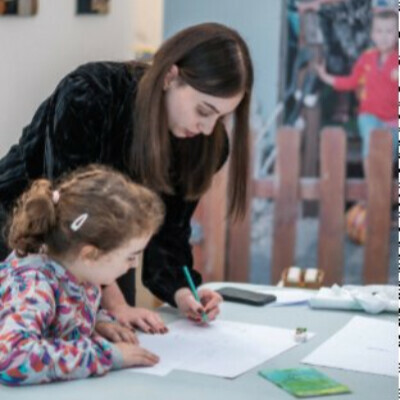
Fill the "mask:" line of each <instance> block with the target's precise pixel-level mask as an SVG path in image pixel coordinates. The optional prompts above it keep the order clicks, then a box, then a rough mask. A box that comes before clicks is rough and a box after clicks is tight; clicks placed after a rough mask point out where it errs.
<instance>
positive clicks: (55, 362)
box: [0, 270, 121, 386]
mask: <svg viewBox="0 0 400 400" xmlns="http://www.w3.org/2000/svg"><path fill="white" fill-rule="evenodd" d="M1 297H2V300H3V305H2V307H1V308H0V382H1V383H3V384H6V385H12V386H16V385H26V384H34V383H44V382H50V381H57V380H69V379H80V378H85V377H88V376H93V375H103V374H105V373H106V372H107V371H109V370H110V369H111V368H117V367H120V366H121V355H120V353H119V351H118V350H117V348H116V347H115V345H113V344H111V343H110V342H108V341H107V340H105V339H103V338H101V337H100V336H98V335H92V336H90V337H82V336H80V337H78V338H77V339H76V340H63V339H61V338H52V334H51V332H49V331H50V326H51V322H52V320H53V318H54V316H55V312H56V303H55V298H54V291H53V288H52V286H51V284H50V282H49V280H48V279H47V278H46V277H45V276H44V275H43V274H42V273H41V272H39V271H34V270H29V271H26V272H24V273H21V274H19V275H18V279H16V280H14V282H13V284H12V285H9V286H8V287H7V289H6V290H5V292H3V293H2V296H1ZM57 312H62V310H60V309H58V311H57ZM54 336H56V335H54Z"/></svg>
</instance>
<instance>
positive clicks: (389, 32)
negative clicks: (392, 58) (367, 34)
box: [371, 18, 397, 53]
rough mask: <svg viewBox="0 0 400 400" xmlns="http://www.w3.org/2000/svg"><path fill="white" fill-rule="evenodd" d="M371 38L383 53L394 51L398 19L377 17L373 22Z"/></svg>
mask: <svg viewBox="0 0 400 400" xmlns="http://www.w3.org/2000/svg"><path fill="white" fill-rule="evenodd" d="M371 38H372V40H373V42H374V43H375V46H376V47H377V49H378V50H379V51H380V52H381V53H386V52H389V51H392V50H393V49H394V48H395V46H396V43H397V21H396V20H395V19H394V18H389V19H382V18H376V19H375V20H374V21H373V24H372V32H371Z"/></svg>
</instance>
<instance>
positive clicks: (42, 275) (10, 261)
mask: <svg viewBox="0 0 400 400" xmlns="http://www.w3.org/2000/svg"><path fill="white" fill-rule="evenodd" d="M59 275H60V271H57V268H55V266H54V263H53V262H52V261H51V260H50V259H49V258H48V257H47V256H46V255H44V254H30V255H28V256H26V257H18V256H17V255H16V254H15V253H14V252H13V253H11V254H10V255H9V256H8V258H7V259H6V260H5V261H4V262H2V263H1V264H0V282H1V281H2V280H4V279H5V278H9V279H12V280H15V279H35V280H46V281H48V282H49V283H50V284H55V283H56V282H57V281H58V280H59Z"/></svg>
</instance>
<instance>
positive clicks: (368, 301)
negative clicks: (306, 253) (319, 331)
mask: <svg viewBox="0 0 400 400" xmlns="http://www.w3.org/2000/svg"><path fill="white" fill-rule="evenodd" d="M308 302H309V304H310V306H311V307H313V308H332V309H341V310H364V311H366V312H367V313H370V314H379V313H381V312H393V313H397V312H398V304H397V303H398V288H397V287H396V286H393V285H368V286H351V285H348V286H343V287H340V286H339V285H336V284H335V285H333V286H332V287H330V288H328V287H322V288H321V289H320V290H319V291H318V293H317V295H316V296H315V297H313V298H311V299H309V300H308Z"/></svg>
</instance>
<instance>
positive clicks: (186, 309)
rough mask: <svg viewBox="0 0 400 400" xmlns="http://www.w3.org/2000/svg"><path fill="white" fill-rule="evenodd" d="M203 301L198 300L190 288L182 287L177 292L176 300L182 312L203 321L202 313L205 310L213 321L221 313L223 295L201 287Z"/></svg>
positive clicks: (197, 320) (192, 318)
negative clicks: (220, 306)
mask: <svg viewBox="0 0 400 400" xmlns="http://www.w3.org/2000/svg"><path fill="white" fill-rule="evenodd" d="M198 293H199V297H200V301H201V303H199V302H197V301H196V299H195V298H194V296H193V294H192V292H191V291H190V290H189V289H188V288H181V289H179V290H177V292H176V293H175V302H176V304H177V306H178V308H179V310H180V312H181V313H182V314H184V315H186V317H187V318H189V319H191V320H192V321H195V322H202V318H201V316H202V313H203V312H205V313H206V314H207V317H208V319H209V321H213V320H214V319H215V318H216V316H217V315H218V314H219V313H220V310H219V305H220V303H221V302H222V297H221V295H219V294H218V293H217V292H214V291H213V290H210V289H200V290H199V292H198Z"/></svg>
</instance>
